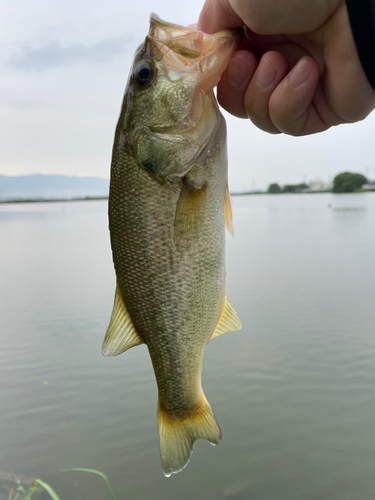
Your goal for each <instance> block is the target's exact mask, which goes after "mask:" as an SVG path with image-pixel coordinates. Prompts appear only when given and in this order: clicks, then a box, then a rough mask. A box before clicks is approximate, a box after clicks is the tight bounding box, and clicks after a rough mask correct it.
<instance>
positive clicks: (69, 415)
mask: <svg viewBox="0 0 375 500" xmlns="http://www.w3.org/2000/svg"><path fill="white" fill-rule="evenodd" d="M233 202H234V223H235V232H236V235H235V238H234V239H231V238H228V242H227V271H228V274H227V295H228V297H229V299H230V301H231V303H232V304H233V306H234V307H235V309H236V310H237V313H238V315H239V317H240V318H241V320H242V322H243V330H242V331H241V332H237V333H229V334H226V335H223V336H222V337H219V338H217V339H215V340H213V341H212V342H211V343H210V344H209V345H208V347H207V349H206V354H205V360H204V369H203V386H204V390H205V393H206V396H207V399H208V400H209V401H210V403H211V405H212V407H213V409H214V411H215V414H216V417H217V419H218V421H219V423H220V426H221V429H222V432H223V440H222V442H221V443H220V445H219V446H218V447H216V448H213V447H212V446H210V445H209V444H208V443H207V442H206V441H199V442H197V443H196V446H195V451H194V454H193V456H192V460H191V462H190V464H189V466H188V467H187V469H185V471H184V472H183V473H181V474H178V475H174V476H172V477H171V478H169V479H167V478H165V477H164V476H163V474H162V470H161V465H160V459H159V449H158V433H157V424H156V402H157V391H156V384H155V380H154V375H153V371H152V367H151V362H150V359H149V356H148V352H147V348H146V347H145V346H141V347H137V348H134V349H132V350H130V351H129V352H127V353H125V354H124V355H122V356H118V357H116V358H104V357H102V356H101V354H100V347H101V343H102V340H103V337H104V334H105V330H106V327H107V324H108V319H109V317H110V313H111V309H112V300H113V294H114V288H115V277H114V272H113V267H112V259H111V252H110V246H109V235H108V230H107V226H108V223H107V215H106V211H107V207H106V203H105V202H100V201H93V202H77V203H53V204H22V205H3V206H0V335H1V337H0V338H1V349H0V408H1V411H0V471H12V472H17V473H19V474H23V475H27V476H30V477H40V478H41V479H43V480H45V481H46V482H48V483H50V484H51V485H52V486H54V488H55V489H56V491H57V493H58V494H59V495H60V497H61V499H62V500H73V499H81V498H82V499H83V500H86V499H87V500H89V499H90V500H106V499H107V498H108V496H107V494H106V491H105V489H104V488H103V486H102V483H101V481H100V479H99V478H96V477H94V476H91V475H85V474H82V473H81V474H79V473H72V472H62V470H63V469H69V468H72V467H89V468H94V469H99V470H101V471H103V472H104V473H106V474H107V475H108V477H109V479H110V481H111V483H112V486H113V489H114V491H115V494H116V498H117V499H118V500H126V499H131V500H145V499H153V500H159V499H160V500H162V499H163V500H176V499H178V498H183V499H196V500H198V499H199V500H221V499H226V498H234V499H237V500H244V499H249V500H294V499H295V500H302V499H303V500H310V499H311V500H318V499H323V500H353V499H356V500H357V499H358V500H367V499H371V500H373V499H374V496H375V493H374V492H375V301H374V298H375V194H373V193H369V194H356V195H330V194H322V195H320V194H317V195H292V196H287V195H279V196H249V197H235V198H234V200H233ZM329 204H330V205H331V208H329V207H328V205H329ZM46 498H47V497H46Z"/></svg>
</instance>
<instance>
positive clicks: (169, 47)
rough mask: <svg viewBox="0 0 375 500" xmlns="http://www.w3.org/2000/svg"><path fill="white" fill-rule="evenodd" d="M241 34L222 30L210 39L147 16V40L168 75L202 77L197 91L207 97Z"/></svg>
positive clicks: (152, 16) (156, 17) (237, 30)
mask: <svg viewBox="0 0 375 500" xmlns="http://www.w3.org/2000/svg"><path fill="white" fill-rule="evenodd" d="M242 37H243V30H242V29H241V28H240V29H236V30H223V31H220V32H218V33H215V34H213V35H210V34H207V33H203V32H202V31H197V30H195V29H193V28H189V27H185V26H179V25H177V24H172V23H169V22H166V21H163V20H162V19H160V17H159V16H157V15H156V14H154V13H153V14H151V16H150V31H149V34H148V39H149V40H150V42H151V43H153V44H154V45H155V47H156V48H157V49H158V51H159V52H160V55H161V58H163V64H164V65H165V66H166V67H167V68H168V70H169V71H170V72H172V73H173V71H177V72H178V71H179V72H181V70H183V71H184V73H185V74H186V73H189V72H199V73H201V84H200V88H201V89H202V90H203V91H204V92H205V93H206V94H207V93H209V92H210V91H211V90H212V89H213V88H214V87H215V86H216V85H217V83H218V82H219V80H220V77H221V74H222V73H223V71H224V70H225V68H226V67H227V65H228V63H229V60H230V57H231V55H232V54H233V52H234V50H235V49H236V48H237V46H238V45H239V43H240V41H241V40H242Z"/></svg>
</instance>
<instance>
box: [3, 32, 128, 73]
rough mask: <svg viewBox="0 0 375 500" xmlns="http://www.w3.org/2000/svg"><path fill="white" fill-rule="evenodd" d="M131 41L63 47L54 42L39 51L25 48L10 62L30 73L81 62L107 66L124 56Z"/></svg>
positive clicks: (119, 40) (114, 40)
mask: <svg viewBox="0 0 375 500" xmlns="http://www.w3.org/2000/svg"><path fill="white" fill-rule="evenodd" d="M130 41H131V40H130V39H129V38H128V37H121V38H112V39H108V40H102V41H101V42H98V43H95V44H93V45H83V44H81V43H74V44H71V45H69V46H66V47H63V46H62V45H61V44H60V43H59V42H52V43H51V44H49V45H47V46H45V47H40V48H37V49H35V48H33V47H30V46H25V47H23V49H22V50H20V51H19V52H18V53H16V54H14V55H13V57H12V58H11V59H10V60H9V65H10V66H12V67H13V68H17V69H23V70H26V71H30V70H41V69H46V68H51V67H56V66H65V65H70V64H74V63H79V62H89V63H94V64H106V63H109V62H110V61H111V60H112V59H113V58H114V57H116V56H118V55H120V54H123V53H124V51H125V47H126V46H127V45H128V43H129V42H130Z"/></svg>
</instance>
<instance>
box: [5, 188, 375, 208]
mask: <svg viewBox="0 0 375 500" xmlns="http://www.w3.org/2000/svg"><path fill="white" fill-rule="evenodd" d="M363 193H375V191H373V190H370V189H368V190H361V191H354V192H353V193H334V192H333V191H311V192H308V193H293V192H289V193H267V192H263V191H259V192H255V193H253V192H244V193H230V196H259V195H269V196H280V195H288V196H290V195H296V194H303V195H309V194H336V195H342V194H363ZM104 200H108V196H85V197H84V198H26V199H13V200H0V205H9V204H21V203H62V202H64V203H65V202H73V201H104Z"/></svg>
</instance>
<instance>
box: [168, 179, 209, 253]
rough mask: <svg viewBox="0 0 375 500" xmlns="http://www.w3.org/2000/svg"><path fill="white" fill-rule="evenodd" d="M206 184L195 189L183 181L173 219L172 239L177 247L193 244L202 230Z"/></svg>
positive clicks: (187, 246) (186, 246)
mask: <svg viewBox="0 0 375 500" xmlns="http://www.w3.org/2000/svg"><path fill="white" fill-rule="evenodd" d="M206 190H207V186H206V185H203V187H201V188H199V189H196V188H195V187H194V186H191V185H189V184H188V181H185V182H184V184H183V186H182V189H181V193H180V198H179V200H178V203H177V208H176V215H175V221H174V241H175V244H176V246H177V248H179V249H183V248H189V247H190V245H191V244H195V242H196V240H197V237H198V235H199V234H200V232H201V231H202V226H203V224H204V216H205V211H206Z"/></svg>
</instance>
